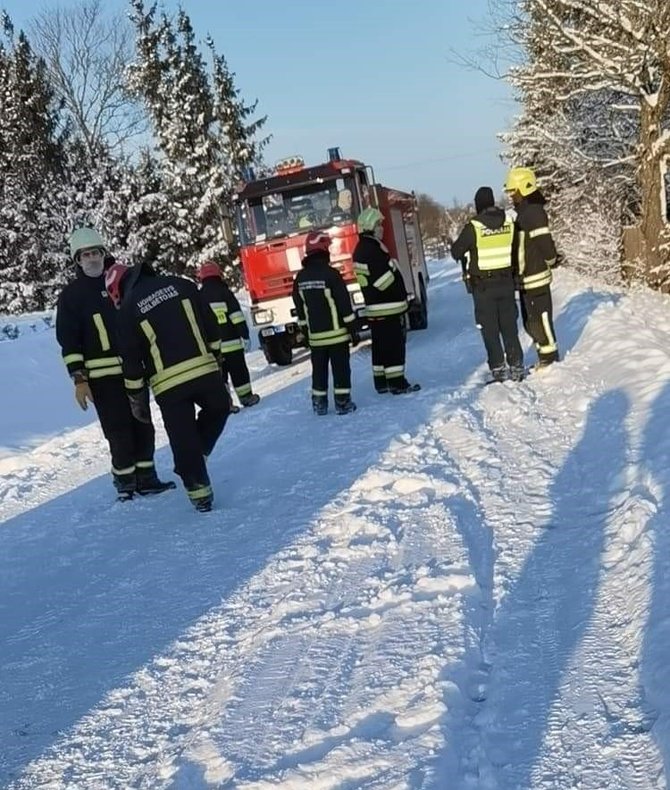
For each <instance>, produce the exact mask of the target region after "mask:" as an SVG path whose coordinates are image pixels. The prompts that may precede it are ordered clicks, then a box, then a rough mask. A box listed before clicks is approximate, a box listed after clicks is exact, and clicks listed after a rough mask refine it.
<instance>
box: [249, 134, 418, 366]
mask: <svg viewBox="0 0 670 790" xmlns="http://www.w3.org/2000/svg"><path fill="white" fill-rule="evenodd" d="M367 206H376V207H377V208H379V210H380V211H381V212H382V214H383V215H384V218H385V222H384V239H383V241H384V244H385V245H386V246H387V247H388V249H389V253H390V255H391V257H393V258H395V260H396V261H397V263H398V268H399V270H400V271H401V272H402V275H403V279H404V281H405V285H406V287H407V292H408V295H409V299H410V303H409V304H410V307H409V311H408V314H407V321H408V328H409V329H425V328H426V327H427V325H428V298H427V287H428V279H429V278H428V271H427V268H426V262H425V257H424V251H423V244H422V240H421V234H420V231H419V222H418V214H417V202H416V199H415V196H414V194H413V193H412V194H409V193H406V192H401V191H399V190H396V189H389V188H387V187H385V186H382V185H381V184H378V183H376V180H375V177H374V171H373V170H372V168H371V167H370V166H369V165H365V164H364V163H363V162H360V161H358V160H355V159H343V158H342V157H341V155H340V150H339V148H331V149H329V150H328V161H327V162H324V163H322V164H318V165H314V166H311V167H306V166H305V162H304V160H303V159H302V158H301V157H298V156H294V157H289V158H287V159H284V160H282V161H281V162H278V163H277V165H276V166H275V168H274V171H273V172H272V173H271V174H269V175H267V176H266V177H263V178H255V177H254V174H253V173H252V172H250V171H247V173H246V174H245V179H244V181H243V183H242V184H240V186H239V188H238V190H237V192H236V194H235V215H236V225H237V232H238V240H239V244H240V259H241V264H242V271H243V276H244V282H245V286H246V288H247V290H248V292H249V296H250V299H251V321H252V323H253V326H254V328H255V329H257V330H258V339H259V343H260V346H261V348H262V349H263V352H264V353H265V357H266V359H267V361H268V363H274V364H277V365H289V364H291V361H292V358H293V349H294V348H297V347H300V346H306V345H307V343H306V338H305V336H304V334H303V333H302V331H301V329H300V327H299V326H298V323H297V318H296V311H295V306H294V304H293V299H292V296H291V293H292V289H293V280H294V277H295V275H296V272H298V271H299V270H300V268H301V265H302V258H303V257H304V254H305V238H306V236H307V234H308V233H309V232H310V231H312V230H316V229H323V230H326V231H327V232H328V233H329V235H330V237H331V239H332V243H331V246H330V259H331V263H332V265H333V266H334V267H335V268H337V269H338V270H339V271H340V273H341V274H342V276H343V278H344V281H345V283H346V284H347V288H348V290H349V293H350V295H351V303H352V308H353V310H354V313H355V314H356V317H357V324H358V328H359V329H361V330H364V329H366V328H367V325H366V320H365V304H364V301H363V295H362V293H361V290H360V287H359V286H358V284H357V282H356V277H355V275H354V269H353V261H352V253H353V251H354V248H355V246H356V244H357V242H358V232H357V228H356V218H357V217H358V215H359V213H360V212H361V211H362V210H363V208H366V207H367Z"/></svg>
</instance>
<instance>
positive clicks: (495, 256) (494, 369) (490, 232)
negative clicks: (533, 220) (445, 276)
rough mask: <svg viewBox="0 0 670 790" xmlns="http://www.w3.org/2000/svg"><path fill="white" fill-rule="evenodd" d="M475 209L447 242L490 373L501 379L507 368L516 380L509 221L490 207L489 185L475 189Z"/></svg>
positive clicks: (519, 365)
mask: <svg viewBox="0 0 670 790" xmlns="http://www.w3.org/2000/svg"><path fill="white" fill-rule="evenodd" d="M475 210H476V212H477V214H476V216H475V217H474V218H473V219H471V220H470V221H469V222H468V223H467V224H466V225H465V227H464V228H463V230H462V231H461V234H460V236H459V237H458V238H457V239H456V241H454V242H453V243H452V245H451V255H452V257H453V258H454V260H458V261H460V263H461V266H462V268H463V280H464V282H465V286H466V288H467V291H468V293H471V294H472V298H473V301H474V306H475V321H476V322H477V327H478V328H479V329H480V330H481V333H482V338H483V340H484V346H485V347H486V354H487V357H488V365H489V370H490V371H491V376H492V378H493V379H494V381H503V380H504V379H505V378H507V375H508V373H509V377H510V378H511V379H512V380H513V381H521V380H522V379H523V376H524V367H523V351H522V349H521V343H519V334H518V330H517V318H518V310H517V306H516V297H515V293H514V274H513V270H512V243H513V239H514V223H513V222H512V221H511V220H509V219H507V217H506V216H505V212H504V211H503V210H502V209H501V208H497V207H496V205H495V200H494V197H493V190H492V189H491V187H480V188H479V189H478V190H477V193H476V194H475ZM501 336H502V344H501V342H500V338H501ZM503 346H504V348H505V351H504V353H503ZM505 362H507V366H506V365H505ZM508 369H509V370H508Z"/></svg>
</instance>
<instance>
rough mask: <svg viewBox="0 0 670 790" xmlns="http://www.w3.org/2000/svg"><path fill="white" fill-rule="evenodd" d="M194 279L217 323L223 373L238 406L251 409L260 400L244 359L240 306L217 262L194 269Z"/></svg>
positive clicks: (244, 333)
mask: <svg viewBox="0 0 670 790" xmlns="http://www.w3.org/2000/svg"><path fill="white" fill-rule="evenodd" d="M198 279H199V280H200V282H201V287H200V293H201V294H202V296H203V298H204V299H205V301H206V302H208V303H209V306H210V307H211V308H212V310H213V312H214V315H215V316H216V320H217V322H218V324H219V332H220V336H221V356H222V357H223V362H224V368H223V374H224V376H225V377H226V378H227V376H228V374H230V378H231V379H232V381H233V387H235V392H236V393H237V397H238V398H239V399H240V403H241V404H242V405H243V406H245V407H249V406H255V405H256V404H257V403H258V401H260V395H256V394H255V393H254V392H253V390H252V387H251V376H250V375H249V368H248V367H247V363H246V360H245V359H244V345H245V341H248V340H249V327H248V326H247V322H246V320H245V318H244V313H243V312H242V308H241V307H240V303H239V302H238V300H237V297H236V296H235V294H234V293H233V292H232V291H231V290H230V288H229V287H228V283H226V281H225V280H224V279H223V274H222V273H221V267H220V266H219V264H218V263H215V262H214V261H207V262H206V263H203V264H202V266H201V267H200V269H199V270H198Z"/></svg>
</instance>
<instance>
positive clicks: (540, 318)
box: [505, 167, 559, 369]
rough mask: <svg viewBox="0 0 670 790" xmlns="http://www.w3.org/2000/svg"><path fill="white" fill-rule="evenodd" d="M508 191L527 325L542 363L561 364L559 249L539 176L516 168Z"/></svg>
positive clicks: (522, 315) (514, 254)
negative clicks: (556, 303) (555, 279)
mask: <svg viewBox="0 0 670 790" xmlns="http://www.w3.org/2000/svg"><path fill="white" fill-rule="evenodd" d="M505 192H507V194H508V195H509V196H510V197H511V199H512V202H513V203H514V208H515V210H516V232H515V243H514V251H513V256H512V257H513V266H514V268H515V273H516V277H517V284H518V287H519V298H520V302H521V317H522V319H523V325H524V328H525V330H526V332H528V334H529V335H530V336H531V338H532V339H533V342H534V344H535V349H536V350H537V355H538V362H537V364H536V365H535V366H534V367H535V368H536V369H537V368H544V367H546V366H548V365H551V364H552V363H553V362H557V361H558V358H559V356H558V344H557V342H556V334H555V332H554V322H553V315H552V313H553V307H552V300H551V279H552V274H551V269H552V267H555V266H556V265H557V263H558V256H557V253H556V247H555V246H554V241H553V239H552V237H551V233H550V231H549V224H548V220H547V214H546V212H545V210H544V204H545V202H546V200H545V198H544V195H543V194H542V193H541V192H540V190H539V189H538V188H537V180H536V178H535V173H534V172H533V171H532V170H530V169H528V168H527V167H515V168H512V169H511V170H510V171H509V173H508V174H507V179H506V181H505Z"/></svg>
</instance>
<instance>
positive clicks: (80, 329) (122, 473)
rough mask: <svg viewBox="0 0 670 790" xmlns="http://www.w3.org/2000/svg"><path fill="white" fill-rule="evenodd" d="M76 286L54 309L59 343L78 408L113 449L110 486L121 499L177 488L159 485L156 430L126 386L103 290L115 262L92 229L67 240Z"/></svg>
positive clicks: (170, 484)
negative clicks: (93, 415)
mask: <svg viewBox="0 0 670 790" xmlns="http://www.w3.org/2000/svg"><path fill="white" fill-rule="evenodd" d="M69 245H70V255H71V256H72V259H73V261H74V263H75V266H76V272H77V276H76V278H75V280H73V281H72V282H71V283H69V284H68V285H66V286H65V288H64V289H63V291H62V292H61V294H60V296H59V298H58V305H57V308H56V339H57V340H58V343H59V345H60V347H61V351H62V354H63V361H64V362H65V365H66V367H67V371H68V373H69V374H70V377H71V378H72V381H73V382H74V389H75V398H76V400H77V403H78V404H79V406H80V407H81V408H82V409H84V411H85V410H86V409H87V408H88V404H89V402H90V403H92V404H93V406H94V408H95V410H96V412H97V415H98V420H99V421H100V427H101V428H102V432H103V434H104V436H105V439H106V440H107V443H108V445H109V450H110V455H111V461H112V480H113V482H114V487H115V488H116V490H117V493H118V495H119V499H131V498H132V496H133V495H134V494H136V493H137V494H160V493H161V492H163V491H167V490H168V489H172V488H175V484H174V483H173V482H167V483H164V482H162V481H161V480H159V478H158V476H157V474H156V469H155V467H154V448H155V439H154V427H153V425H152V424H151V420H149V421H147V422H140V421H139V420H137V419H135V417H134V416H133V414H132V411H131V408H130V402H129V401H128V398H127V396H126V390H125V387H124V386H123V373H122V369H121V360H120V358H119V348H118V337H117V332H116V316H115V314H114V307H113V305H112V303H111V302H110V300H109V298H108V296H107V292H106V290H105V277H104V270H105V266H106V264H108V265H111V264H112V263H113V260H114V259H113V258H112V257H111V256H110V255H108V254H107V252H106V249H105V243H104V242H103V240H102V238H101V237H100V234H99V233H98V232H97V231H96V230H94V229H93V228H78V229H77V230H75V231H74V233H72V235H71V236H70V239H69Z"/></svg>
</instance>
